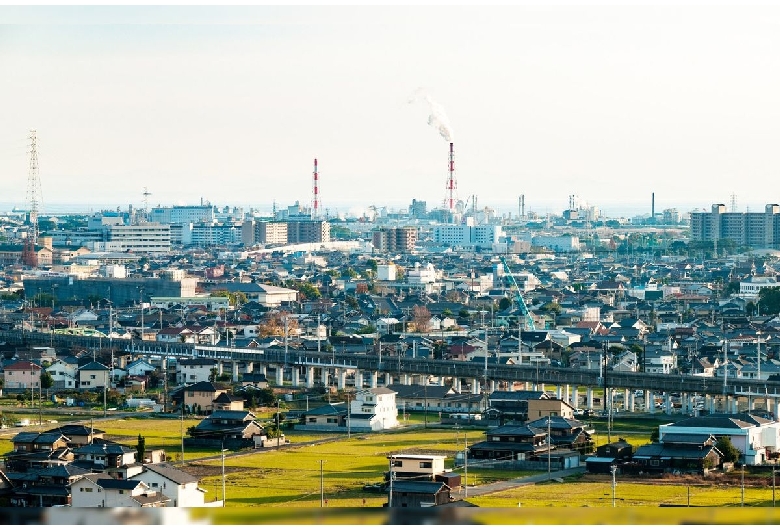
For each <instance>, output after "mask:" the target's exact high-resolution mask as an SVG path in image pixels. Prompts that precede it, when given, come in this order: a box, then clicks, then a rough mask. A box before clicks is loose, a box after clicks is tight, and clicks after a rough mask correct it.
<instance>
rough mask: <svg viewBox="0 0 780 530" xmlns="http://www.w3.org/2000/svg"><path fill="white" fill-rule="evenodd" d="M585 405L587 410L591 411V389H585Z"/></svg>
mask: <svg viewBox="0 0 780 530" xmlns="http://www.w3.org/2000/svg"><path fill="white" fill-rule="evenodd" d="M585 403H586V406H587V408H588V409H589V410H593V389H592V388H591V387H588V388H586V389H585Z"/></svg>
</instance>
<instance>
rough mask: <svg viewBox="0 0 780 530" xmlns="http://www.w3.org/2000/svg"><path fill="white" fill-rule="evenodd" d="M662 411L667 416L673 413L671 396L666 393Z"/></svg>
mask: <svg viewBox="0 0 780 530" xmlns="http://www.w3.org/2000/svg"><path fill="white" fill-rule="evenodd" d="M664 410H665V411H666V413H667V414H671V413H672V411H673V408H672V395H671V394H670V393H669V392H667V393H666V399H664Z"/></svg>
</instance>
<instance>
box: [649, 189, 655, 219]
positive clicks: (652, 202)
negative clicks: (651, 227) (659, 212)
mask: <svg viewBox="0 0 780 530" xmlns="http://www.w3.org/2000/svg"><path fill="white" fill-rule="evenodd" d="M650 219H651V222H653V223H654V222H655V192H653V194H652V196H651V199H650Z"/></svg>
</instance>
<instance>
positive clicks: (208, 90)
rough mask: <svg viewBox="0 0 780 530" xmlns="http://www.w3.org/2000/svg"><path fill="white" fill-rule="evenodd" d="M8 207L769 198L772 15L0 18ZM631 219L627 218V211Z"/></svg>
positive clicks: (0, 197)
mask: <svg viewBox="0 0 780 530" xmlns="http://www.w3.org/2000/svg"><path fill="white" fill-rule="evenodd" d="M0 20H2V22H3V24H2V25H0V68H1V70H0V71H2V79H1V80H0V95H2V97H1V98H0V105H1V106H2V107H0V116H1V118H0V123H2V127H0V206H5V207H10V206H9V205H11V206H12V205H17V206H20V207H21V206H24V205H25V203H26V198H25V195H26V193H25V192H26V187H27V167H28V140H27V136H28V134H29V130H30V129H36V130H37V135H38V145H39V149H38V151H39V161H40V181H41V187H42V195H43V205H44V206H43V210H44V212H45V211H46V209H47V207H48V208H50V209H54V210H56V208H55V206H54V205H56V204H72V203H78V204H85V205H89V206H91V207H93V208H100V207H103V206H112V205H113V206H116V205H121V206H122V207H126V206H127V205H128V204H130V203H132V204H134V205H135V206H140V205H142V204H143V195H142V193H143V189H144V187H147V188H148V190H149V192H151V194H152V195H151V196H150V197H149V203H150V205H157V204H162V205H172V204H197V203H199V202H200V200H201V198H203V199H205V200H209V201H211V203H212V204H218V205H224V204H231V205H234V204H240V205H250V206H256V207H259V208H268V207H269V205H270V204H271V203H272V201H274V200H276V201H277V203H278V204H279V205H280V206H284V205H287V204H291V203H292V202H293V201H295V200H300V201H301V202H302V203H304V204H310V202H311V199H312V192H311V181H312V169H313V167H312V165H313V159H314V158H318V159H319V170H320V179H321V200H322V204H323V207H325V208H331V209H337V208H343V205H348V204H354V205H357V206H358V207H362V206H368V205H376V206H377V207H380V206H384V205H388V206H392V207H399V206H407V205H408V204H409V203H410V202H411V199H412V198H416V199H419V200H425V201H427V202H428V205H429V208H431V207H436V206H440V205H441V204H442V201H443V199H444V197H445V184H446V180H447V150H448V144H447V141H446V140H445V139H444V138H443V137H442V136H441V135H440V134H439V131H438V130H437V129H436V128H434V127H432V126H430V125H429V124H428V117H429V108H428V107H427V106H426V104H425V102H424V100H421V99H419V98H418V100H417V101H416V102H414V103H409V98H410V97H411V96H412V94H413V93H414V92H415V91H416V90H417V89H418V88H420V87H423V88H424V89H425V91H426V93H427V94H428V95H429V96H430V98H432V99H431V100H432V101H433V103H435V104H437V105H438V106H439V108H440V111H441V112H442V113H444V114H446V117H447V118H448V120H449V124H450V126H451V131H452V133H453V140H454V144H455V167H456V176H457V184H458V195H459V197H460V198H461V199H464V200H465V199H466V198H467V197H469V196H471V195H477V197H478V206H479V207H483V206H493V207H496V208H497V209H501V210H509V209H511V211H512V212H514V213H516V212H517V206H516V205H517V199H518V196H519V195H521V194H525V198H526V210H527V211H538V212H539V211H541V212H545V211H550V210H552V211H561V210H563V209H565V208H566V207H567V203H568V196H569V195H577V196H578V197H579V199H580V200H581V201H582V202H584V203H587V204H591V205H597V206H601V207H602V209H604V210H606V211H607V212H608V213H610V212H612V213H616V214H619V213H620V212H621V211H623V210H627V209H631V210H632V211H635V210H637V205H639V210H643V211H645V212H648V213H649V211H650V197H651V193H652V192H655V199H656V211H659V212H660V211H661V210H662V209H664V208H669V207H677V208H680V209H690V208H692V207H700V208H707V209H708V208H709V207H710V205H711V204H712V203H714V202H723V203H725V204H727V205H730V203H731V195H732V194H736V198H737V207H738V210H740V211H744V210H746V209H750V210H755V209H758V208H763V205H764V204H765V203H767V202H780V189H778V186H777V184H776V182H777V178H776V177H777V175H778V174H780V157H779V156H778V154H777V152H778V148H777V145H778V142H779V141H780V119H778V118H780V104H778V98H780V68H779V67H780V54H779V53H778V50H780V8H778V7H776V6H765V7H738V6H725V7H717V6H687V7H672V6H661V7H646V6H644V7H643V6H612V7H609V6H606V7H587V6H557V7H544V6H541V5H536V6H533V5H529V6H514V7H513V6H506V7H493V8H482V7H470V6H463V7H445V6H429V7H368V6H363V7H360V6H353V7H338V8H337V7H327V6H315V7H300V6H299V7H272V6H243V7H230V8H222V7H213V6H201V7H185V6H176V7H117V6H103V7H100V6H93V7H67V6H50V7H45V6H42V7H10V6H0ZM620 204H624V205H625V206H624V207H622V208H621V207H620V206H618V205H620Z"/></svg>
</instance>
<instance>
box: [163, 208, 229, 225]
mask: <svg viewBox="0 0 780 530" xmlns="http://www.w3.org/2000/svg"><path fill="white" fill-rule="evenodd" d="M149 220H150V221H151V222H153V223H160V224H183V223H204V222H205V223H210V222H211V221H213V220H214V208H213V207H212V206H211V205H206V206H203V205H200V206H173V207H160V208H152V209H151V210H150V211H149Z"/></svg>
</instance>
